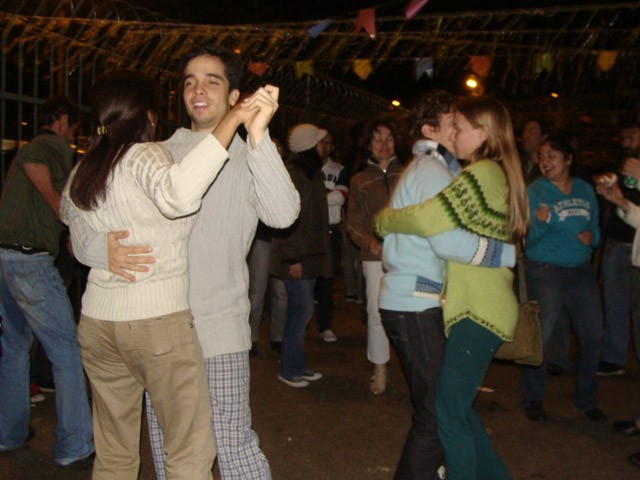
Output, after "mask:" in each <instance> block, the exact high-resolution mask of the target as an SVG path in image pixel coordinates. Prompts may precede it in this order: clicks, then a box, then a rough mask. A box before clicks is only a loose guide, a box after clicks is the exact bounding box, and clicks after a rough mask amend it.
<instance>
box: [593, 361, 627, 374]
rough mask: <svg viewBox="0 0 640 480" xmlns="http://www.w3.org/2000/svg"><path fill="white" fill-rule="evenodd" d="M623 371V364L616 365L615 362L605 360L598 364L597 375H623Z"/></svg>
mask: <svg viewBox="0 0 640 480" xmlns="http://www.w3.org/2000/svg"><path fill="white" fill-rule="evenodd" d="M625 373H626V372H625V370H624V365H616V364H615V363H609V362H605V361H602V362H600V364H599V365H598V375H601V376H603V377H606V376H609V375H624V374H625Z"/></svg>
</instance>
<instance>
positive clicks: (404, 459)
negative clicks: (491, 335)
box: [380, 308, 445, 480]
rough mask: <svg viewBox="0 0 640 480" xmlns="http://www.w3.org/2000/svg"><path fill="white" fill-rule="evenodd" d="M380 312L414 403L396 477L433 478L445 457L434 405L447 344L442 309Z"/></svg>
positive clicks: (401, 479) (405, 478)
mask: <svg viewBox="0 0 640 480" xmlns="http://www.w3.org/2000/svg"><path fill="white" fill-rule="evenodd" d="M380 314H381V317H382V325H383V326H384V329H385V331H386V333H387V336H388V337H389V339H390V340H391V341H392V342H393V344H394V346H395V348H396V351H397V352H398V356H399V357H400V362H401V363H402V368H403V370H404V374H405V377H406V379H407V383H408V384H409V391H410V393H411V403H412V405H413V417H412V419H411V422H412V424H411V428H410V429H409V433H408V434H407V439H406V440H405V444H404V449H403V451H402V456H401V457H400V462H399V463H398V468H397V469H396V473H395V476H394V479H395V480H408V479H411V480H418V479H425V480H431V479H433V477H434V476H435V474H436V471H437V470H438V467H439V466H440V465H441V464H442V460H443V453H442V446H441V445H440V439H439V438H438V431H437V428H436V406H435V405H436V384H437V383H438V376H439V374H440V368H441V367H442V361H443V359H444V346H445V337H444V323H443V319H442V309H441V308H430V309H428V310H425V311H423V312H396V311H390V310H382V309H381V310H380Z"/></svg>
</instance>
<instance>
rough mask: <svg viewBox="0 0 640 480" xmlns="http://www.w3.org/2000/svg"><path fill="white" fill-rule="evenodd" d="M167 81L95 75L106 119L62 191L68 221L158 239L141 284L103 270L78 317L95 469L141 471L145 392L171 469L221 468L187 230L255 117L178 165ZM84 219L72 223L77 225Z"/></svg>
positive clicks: (104, 473) (205, 475) (97, 106)
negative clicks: (193, 310) (170, 142)
mask: <svg viewBox="0 0 640 480" xmlns="http://www.w3.org/2000/svg"><path fill="white" fill-rule="evenodd" d="M158 102H159V96H158V94H157V87H156V85H154V83H153V82H152V81H151V80H149V79H148V78H147V77H145V76H144V75H142V74H140V73H138V72H133V71H120V72H113V73H109V74H105V75H103V76H102V77H100V78H99V79H98V80H96V83H95V84H94V86H93V88H92V92H91V97H90V105H91V113H92V116H93V120H94V122H95V125H96V129H95V130H94V132H93V134H92V135H91V137H90V138H89V146H88V149H87V154H86V155H85V157H84V158H83V160H82V161H81V163H80V164H79V165H78V167H77V168H76V169H75V170H74V172H73V173H72V176H71V178H70V180H69V182H68V184H67V187H66V189H65V191H64V194H63V199H62V203H61V215H62V218H63V220H64V221H67V222H68V221H69V219H70V218H72V217H73V216H74V215H75V216H80V217H81V218H82V219H83V221H84V222H86V223H87V224H88V225H89V226H91V228H92V229H93V230H95V231H123V230H126V231H128V232H129V238H128V239H127V242H128V243H130V244H133V245H153V246H154V257H155V259H156V263H155V265H153V266H152V267H151V268H149V270H148V272H146V273H143V274H140V275H138V276H137V280H136V282H135V283H131V282H129V281H127V280H126V279H124V278H123V277H121V276H119V275H116V274H114V273H111V272H109V271H108V270H102V269H92V270H91V272H90V274H89V280H88V284H87V289H86V291H85V294H84V296H83V299H82V316H81V319H80V325H79V328H78V337H79V340H80V345H81V349H82V350H81V351H82V359H83V364H84V368H85V370H86V372H87V375H88V377H89V380H90V382H91V388H92V393H93V411H94V436H95V445H96V461H95V464H94V471H93V478H94V479H98V478H99V479H114V480H116V479H117V480H126V479H131V480H134V479H137V478H138V470H139V464H140V458H139V442H140V422H141V410H142V395H143V392H144V391H145V390H147V391H148V392H149V395H150V397H151V402H152V403H153V406H154V408H155V411H156V413H157V416H158V420H159V422H160V424H161V426H162V429H163V432H164V434H165V450H166V454H167V462H166V470H167V478H172V479H177V478H180V479H183V478H184V479H210V478H211V467H212V464H213V460H214V458H215V446H214V441H213V435H212V432H211V428H210V422H209V419H210V416H211V412H210V407H209V395H208V390H207V383H206V378H205V370H204V361H203V356H202V351H201V349H200V345H199V343H198V340H197V337H196V332H195V329H194V326H193V320H192V316H191V314H190V312H189V305H188V297H187V292H188V276H187V259H188V251H187V247H188V240H189V234H190V232H191V229H192V227H193V224H194V221H195V217H194V216H193V215H191V214H193V213H194V212H196V211H197V210H198V208H199V206H200V201H201V197H202V195H203V194H204V192H205V191H206V189H207V188H209V186H210V185H211V183H212V182H213V180H214V179H215V177H216V175H217V174H218V172H219V171H220V169H221V168H222V166H223V165H224V163H225V161H226V160H227V152H226V147H227V146H228V144H229V142H230V141H231V139H232V136H233V134H234V133H235V131H236V128H237V127H238V126H239V124H240V123H241V122H242V121H243V120H244V118H243V117H244V116H248V112H249V111H250V108H249V107H248V106H247V103H248V102H243V103H242V104H241V105H240V107H239V108H237V109H234V110H232V111H231V112H230V113H229V114H227V116H226V117H225V119H224V120H223V121H222V122H221V123H220V124H219V125H218V127H217V128H216V130H215V131H214V132H213V134H212V135H207V136H206V137H205V138H204V139H203V140H202V141H201V142H200V143H199V144H198V145H197V146H196V147H195V148H194V150H193V151H192V152H191V153H190V154H188V155H187V156H186V157H185V158H184V160H183V161H182V162H181V163H179V164H176V163H174V162H173V160H172V158H171V156H170V155H169V154H168V152H167V151H166V150H165V149H164V148H163V147H162V146H160V145H159V144H156V143H151V140H152V139H153V136H154V132H155V123H156V119H157V115H156V111H157V109H158ZM72 228H73V226H72Z"/></svg>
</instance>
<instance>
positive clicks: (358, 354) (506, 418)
mask: <svg viewBox="0 0 640 480" xmlns="http://www.w3.org/2000/svg"><path fill="white" fill-rule="evenodd" d="M336 298H337V300H338V304H337V310H336V320H335V328H334V331H335V332H336V334H337V335H338V337H339V340H338V342H337V343H335V344H325V343H324V342H322V341H321V340H320V339H319V338H318V337H317V335H316V333H315V324H314V323H312V324H311V326H310V329H309V332H310V333H309V336H308V340H307V359H308V364H309V366H310V367H311V368H313V369H317V370H319V371H320V372H322V373H323V374H324V376H325V378H323V379H322V380H320V381H318V382H315V383H313V384H312V385H311V386H310V387H308V388H306V389H292V388H289V387H287V386H285V385H283V384H281V383H280V382H278V381H277V380H276V369H277V362H278V357H277V356H276V355H275V354H273V353H272V352H271V351H270V349H269V342H268V337H267V335H268V333H267V332H268V325H263V328H262V333H263V337H264V338H263V339H262V340H261V342H260V344H259V347H260V353H261V355H259V356H258V357H255V358H253V359H252V360H251V365H252V381H251V388H252V406H253V417H254V419H253V420H254V427H255V429H256V431H257V432H258V434H259V436H260V439H261V443H262V446H263V449H264V451H265V453H266V455H267V457H268V458H269V461H270V462H271V467H272V470H273V477H274V479H276V480H309V479H311V480H369V479H370V480H386V479H391V478H392V476H393V471H394V467H395V464H396V462H397V459H398V457H399V454H400V450H401V447H402V442H403V439H404V435H405V432H406V430H407V428H408V426H409V422H410V415H411V407H410V403H409V398H408V393H407V389H406V386H405V382H404V378H403V377H402V372H401V370H400V367H399V364H398V362H397V359H396V358H395V357H394V358H392V362H391V368H390V376H391V384H390V387H389V389H388V391H387V392H386V393H385V394H383V395H380V396H373V395H372V394H371V393H370V392H369V390H368V378H369V375H370V365H369V364H368V362H367V360H366V358H365V343H366V336H365V333H366V330H365V326H364V325H363V324H362V322H361V319H362V313H361V310H360V306H357V305H355V304H353V303H346V302H344V301H343V300H342V298H341V297H339V296H338V295H337V296H336ZM518 378H519V369H518V368H517V367H515V366H512V365H507V364H498V363H494V364H493V365H492V367H491V369H490V372H489V374H488V377H487V379H486V381H485V386H487V387H490V388H491V389H493V390H494V391H493V392H483V393H481V394H480V395H479V397H478V400H477V410H478V411H479V412H480V415H481V416H482V419H483V421H484V422H485V426H486V428H487V429H488V430H489V431H490V432H491V436H492V438H493V440H494V442H495V444H496V446H497V448H498V450H499V452H500V453H501V455H502V457H503V458H504V460H505V463H506V464H507V466H508V468H509V471H510V472H511V474H512V476H513V478H514V479H515V480H529V479H531V480H534V479H535V480H614V479H636V478H637V479H640V469H638V468H636V467H633V466H631V465H629V464H628V463H627V461H626V457H627V456H628V455H629V454H630V453H633V452H634V451H638V450H640V439H639V438H638V437H636V438H627V437H624V436H622V435H620V434H617V433H615V432H613V430H612V428H611V422H612V420H613V419H627V418H632V417H633V416H634V415H635V414H636V413H637V411H638V410H640V388H638V383H639V380H640V368H639V366H638V364H637V363H636V362H635V361H634V362H633V363H632V365H631V366H630V368H629V374H628V375H626V376H623V377H615V378H604V379H602V381H601V384H600V385H601V393H600V405H601V407H602V409H603V410H604V411H605V412H606V413H607V414H608V416H609V420H607V421H603V422H599V423H593V422H590V421H588V420H585V419H582V418H579V417H577V416H576V415H575V414H574V413H573V411H572V408H571V403H570V398H571V393H572V386H573V382H574V381H575V378H574V377H573V376H572V375H564V376H562V377H557V378H556V377H553V378H551V379H550V381H549V384H548V398H547V400H546V404H547V411H548V414H549V416H550V419H549V421H548V422H546V423H544V424H534V423H532V422H529V421H528V420H526V419H525V418H524V417H523V415H522V414H521V412H520V410H519V404H518V402H519V390H518ZM46 395H47V399H46V401H44V402H42V403H39V404H37V405H36V406H34V408H33V420H32V427H33V428H34V430H35V431H36V437H35V438H34V439H33V440H32V441H31V442H29V443H28V444H27V445H25V446H23V447H21V448H19V449H17V450H15V451H13V452H10V453H5V454H2V455H0V479H2V480H9V479H11V480H14V479H15V480H22V479H25V480H26V479H39V480H40V479H42V480H44V479H46V480H48V479H52V480H57V479H79V480H80V479H81V480H85V479H89V478H90V473H89V472H66V471H62V470H60V469H59V468H58V467H56V466H55V465H54V464H53V462H52V460H51V448H52V445H53V439H54V437H53V435H54V428H55V409H54V395H53V394H46ZM140 478H141V479H153V478H155V477H154V475H153V467H152V464H151V459H150V453H149V448H148V445H147V443H146V432H145V434H143V446H142V468H141V474H140ZM216 478H219V477H218V476H217V472H216Z"/></svg>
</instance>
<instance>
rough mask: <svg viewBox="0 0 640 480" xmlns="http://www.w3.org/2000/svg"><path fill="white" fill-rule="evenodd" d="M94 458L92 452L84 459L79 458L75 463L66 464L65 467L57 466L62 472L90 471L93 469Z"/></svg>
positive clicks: (94, 454)
mask: <svg viewBox="0 0 640 480" xmlns="http://www.w3.org/2000/svg"><path fill="white" fill-rule="evenodd" d="M95 458H96V453H95V452H93V453H91V454H89V455H87V456H86V457H84V458H80V459H78V460H76V461H75V462H71V463H67V464H66V465H60V464H58V466H59V467H60V468H62V469H63V470H74V471H81V470H91V468H93V460H94V459H95Z"/></svg>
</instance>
